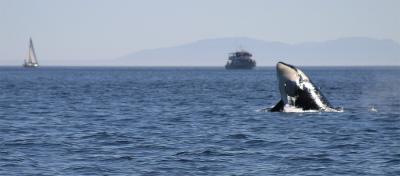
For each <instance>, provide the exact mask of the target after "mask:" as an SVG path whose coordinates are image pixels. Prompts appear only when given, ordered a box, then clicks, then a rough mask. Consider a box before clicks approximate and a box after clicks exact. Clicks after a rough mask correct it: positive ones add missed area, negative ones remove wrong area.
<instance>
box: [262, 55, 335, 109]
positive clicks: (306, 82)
mask: <svg viewBox="0 0 400 176" xmlns="http://www.w3.org/2000/svg"><path fill="white" fill-rule="evenodd" d="M276 72H277V77H278V81H279V92H280V94H281V100H280V101H279V102H278V103H277V104H276V105H275V106H274V107H273V108H271V109H270V110H269V111H271V112H279V111H284V107H285V106H287V105H290V106H292V107H296V108H299V109H302V110H317V111H337V110H336V109H335V108H333V107H332V106H331V104H330V103H329V102H328V100H327V99H326V98H325V97H324V95H323V94H322V93H321V91H320V90H319V89H318V87H317V86H315V85H314V83H313V82H312V81H311V79H310V78H309V77H308V76H307V75H306V74H304V73H303V71H301V70H300V69H298V68H296V67H294V66H292V65H289V64H286V63H283V62H278V63H277V64H276Z"/></svg>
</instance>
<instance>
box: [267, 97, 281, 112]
mask: <svg viewBox="0 0 400 176" xmlns="http://www.w3.org/2000/svg"><path fill="white" fill-rule="evenodd" d="M284 106H285V103H284V102H283V100H280V101H279V102H278V103H277V104H276V105H275V106H274V107H273V108H271V109H270V110H269V111H270V112H280V111H283V107H284Z"/></svg>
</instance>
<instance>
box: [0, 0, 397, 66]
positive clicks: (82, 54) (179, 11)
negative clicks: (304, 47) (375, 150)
mask: <svg viewBox="0 0 400 176" xmlns="http://www.w3.org/2000/svg"><path fill="white" fill-rule="evenodd" d="M399 9H400V1H398V0H334V1H326V0H275V1H270V0H190V1H188V0H168V1H166V0H141V1H138V0H0V65H21V64H22V62H23V59H24V58H26V56H27V49H28V46H27V45H28V39H29V37H30V36H31V37H32V38H33V41H34V43H35V48H36V52H37V55H38V57H39V61H41V62H42V64H43V65H90V64H94V65H96V64H95V63H97V62H98V63H103V61H112V60H113V59H116V58H118V57H120V56H124V55H127V54H129V53H132V52H135V51H140V50H143V49H152V48H160V47H167V46H176V45H180V44H184V43H189V42H193V41H197V40H202V39H208V38H219V37H250V38H255V39H259V40H266V41H280V42H285V43H301V42H308V41H324V40H332V39H337V38H342V37H353V36H362V37H371V38H376V39H392V40H394V41H396V42H398V43H400V10H399ZM104 63H105V62H104Z"/></svg>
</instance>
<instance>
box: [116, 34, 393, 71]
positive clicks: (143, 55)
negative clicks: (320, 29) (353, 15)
mask: <svg viewBox="0 0 400 176" xmlns="http://www.w3.org/2000/svg"><path fill="white" fill-rule="evenodd" d="M240 46H242V47H243V48H244V49H246V50H248V51H250V52H251V53H253V55H254V59H256V61H257V64H258V65H261V66H269V65H274V64H275V63H276V62H277V61H285V62H288V63H292V64H295V65H400V45H399V44H398V43H396V42H395V41H393V40H377V39H371V38H365V37H352V38H341V39H337V40H329V41H324V42H307V43H299V44H286V43H281V42H269V41H262V40H256V39H251V38H244V37H240V38H217V39H206V40H200V41H196V42H193V43H188V44H184V45H180V46H175V47H166V48H158V49H149V50H143V51H139V52H135V53H132V54H129V55H126V56H123V57H121V58H119V59H118V62H120V63H124V64H126V65H138V66H223V65H224V64H225V62H226V60H227V55H228V53H229V52H232V51H235V50H237V49H238V48H239V47H240Z"/></svg>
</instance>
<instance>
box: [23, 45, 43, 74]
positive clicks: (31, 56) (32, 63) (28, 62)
mask: <svg viewBox="0 0 400 176" xmlns="http://www.w3.org/2000/svg"><path fill="white" fill-rule="evenodd" d="M24 67H29V68H34V67H39V63H38V61H37V58H36V52H35V48H34V47H33V42H32V38H29V52H28V59H25V60H24Z"/></svg>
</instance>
